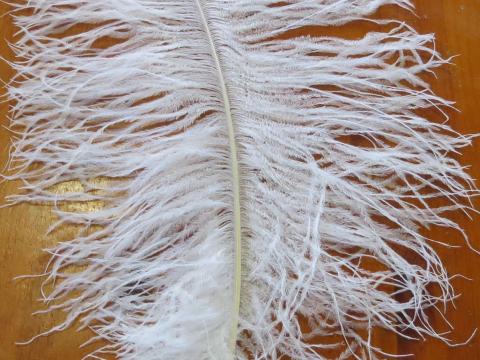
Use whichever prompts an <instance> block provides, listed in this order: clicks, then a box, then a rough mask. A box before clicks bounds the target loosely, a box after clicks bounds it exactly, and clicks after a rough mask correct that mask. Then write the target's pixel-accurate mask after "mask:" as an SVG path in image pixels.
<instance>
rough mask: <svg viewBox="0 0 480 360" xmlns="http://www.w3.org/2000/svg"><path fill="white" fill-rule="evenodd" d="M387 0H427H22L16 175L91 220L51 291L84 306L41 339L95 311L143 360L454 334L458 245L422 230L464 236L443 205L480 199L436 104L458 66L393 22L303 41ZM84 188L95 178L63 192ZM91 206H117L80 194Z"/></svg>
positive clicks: (50, 297) (68, 304)
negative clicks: (450, 305) (450, 316)
mask: <svg viewBox="0 0 480 360" xmlns="http://www.w3.org/2000/svg"><path fill="white" fill-rule="evenodd" d="M388 4H389V5H396V6H400V7H402V8H404V9H407V10H412V9H413V4H412V2H411V1H410V0H348V1H347V0H303V1H302V0H286V1H280V2H279V1H272V0H255V1H252V0H110V1H99V0H30V1H28V2H26V3H24V4H22V5H18V4H17V5H15V4H13V5H12V6H14V7H15V8H16V10H18V11H15V12H14V15H13V16H14V20H15V23H16V25H17V26H18V28H19V34H20V38H19V40H18V41H17V42H16V43H15V44H14V45H13V47H14V50H15V51H16V55H17V58H18V61H17V62H15V63H13V64H12V66H13V67H14V69H15V70H16V71H17V75H16V76H15V78H14V79H13V80H12V82H11V84H10V85H9V86H8V96H9V99H10V100H12V121H11V129H12V131H14V132H15V134H16V135H15V138H14V140H13V145H12V149H11V158H10V162H9V171H10V174H11V175H10V176H9V178H11V179H17V180H21V181H22V189H23V190H24V191H23V192H22V193H20V194H19V195H15V196H12V197H10V198H9V201H10V202H11V203H12V204H14V203H18V202H32V203H48V204H52V205H53V206H54V208H55V211H56V213H57V214H58V217H59V221H58V222H57V223H56V224H54V225H52V229H54V228H56V227H58V226H62V225H63V224H76V225H78V229H79V231H78V234H77V236H76V237H75V238H73V239H71V240H70V241H68V242H62V243H59V244H58V245H57V246H56V247H55V248H53V249H50V250H49V251H50V252H51V253H52V258H51V261H50V262H49V264H48V266H47V269H46V273H45V276H46V279H45V283H44V287H46V286H49V285H53V287H52V290H51V291H50V292H48V293H47V292H46V291H43V290H42V296H43V298H44V300H45V302H46V303H47V304H48V305H49V309H48V310H47V311H54V310H60V309H61V310H63V311H65V312H66V313H67V317H66V319H65V321H64V322H63V323H61V324H59V325H58V326H56V327H55V328H53V329H51V330H50V331H48V332H47V333H45V334H41V335H46V334H49V333H51V332H53V331H59V330H63V329H65V328H67V327H68V326H70V325H72V323H73V322H74V321H75V320H77V319H79V320H80V322H81V325H82V327H89V328H91V329H92V330H93V331H94V333H95V336H94V337H93V338H92V341H94V340H103V341H105V343H106V345H104V346H102V347H101V348H99V349H98V350H97V351H96V352H94V353H92V354H89V355H88V356H87V357H90V358H92V359H101V358H102V356H104V354H106V353H113V354H115V355H116V356H117V357H118V358H119V359H123V360H133V359H135V360H159V359H162V360H192V359H194V360H207V359H208V360H212V359H215V360H226V359H228V360H231V359H238V360H247V359H255V360H261V359H262V360H267V359H268V360H280V359H286V358H291V359H295V360H297V359H302V360H303V359H305V360H315V359H330V358H336V359H347V358H356V359H379V358H385V357H388V356H389V355H388V354H385V353H384V352H383V351H382V349H379V348H377V347H376V346H375V345H374V344H372V342H371V332H372V330H373V329H374V328H375V327H381V328H385V329H388V330H391V331H393V332H395V333H397V334H398V335H399V336H403V337H406V338H409V337H425V336H432V337H435V338H439V339H442V340H444V341H446V342H448V341H449V340H448V339H446V338H444V335H443V334H442V333H441V332H438V331H437V330H435V329H434V328H433V326H432V325H431V324H430V322H429V319H428V316H427V310H428V311H431V310H433V311H442V310H440V306H441V305H443V304H444V303H447V302H449V301H451V300H452V299H453V297H454V291H453V288H452V286H451V285H450V279H449V275H448V274H447V272H446V270H445V269H444V266H443V265H442V262H441V260H440V259H439V257H438V255H437V254H436V253H435V251H434V250H433V248H432V247H431V242H432V241H433V240H435V241H441V242H444V241H445V239H429V238H427V237H426V236H425V235H423V234H422V232H421V229H422V228H427V227H429V226H441V227H446V228H454V229H457V230H459V231H460V232H462V229H461V228H459V226H458V225H457V224H455V223H454V222H453V221H451V220H449V219H448V218H447V217H446V215H445V214H446V213H447V212H449V211H453V210H455V211H469V210H472V209H471V206H470V203H469V200H470V198H471V196H472V195H473V194H474V193H475V192H476V189H475V185H474V183H473V180H472V179H471V177H470V176H469V175H468V174H467V173H466V172H465V171H464V168H463V167H462V165H461V164H459V163H458V162H457V161H456V160H455V159H454V158H453V157H452V156H451V154H453V153H455V152H457V151H459V149H461V148H463V147H466V146H468V145H470V143H471V136H463V135H461V134H458V133H456V132H455V131H453V130H452V129H451V128H450V127H449V126H448V125H446V124H445V123H436V122H433V121H429V120H428V119H427V118H425V116H424V115H422V110H424V109H434V110H435V109H436V110H438V113H440V114H444V113H443V111H444V110H443V109H444V108H446V107H449V106H451V104H450V103H449V102H448V101H446V100H444V99H442V98H440V97H438V96H436V95H435V94H434V93H433V92H432V91H431V90H430V88H429V85H428V84H427V83H426V82H425V80H423V78H422V75H423V74H426V73H430V72H432V71H433V70H434V69H435V68H437V67H438V66H440V65H442V64H444V63H446V62H448V61H446V60H444V59H442V58H441V57H440V55H439V54H438V53H437V52H436V51H435V49H434V46H433V36H432V35H422V34H418V33H417V32H416V31H415V30H414V29H412V28H411V27H410V26H408V25H406V24H404V23H400V22H397V21H394V20H368V21H372V22H376V23H377V24H378V25H382V26H379V28H380V27H381V28H382V29H383V30H379V31H376V32H370V33H368V34H365V36H363V37H361V38H358V39H355V40H351V39H344V38H339V37H331V36H328V37H315V36H296V35H295V31H296V30H299V29H303V28H305V27H309V26H339V25H343V24H347V23H350V22H354V21H360V20H361V19H366V18H367V17H368V16H370V15H371V14H373V13H374V12H375V11H376V10H377V9H378V8H379V7H381V6H383V5H388ZM105 41H107V42H110V44H111V45H108V46H104V45H102V43H105ZM445 116H446V115H445ZM68 181H76V182H77V183H78V184H80V185H81V188H82V191H79V192H67V193H59V192H58V191H55V186H56V185H58V184H61V183H64V182H68ZM440 199H444V200H445V201H443V202H441V201H438V200H440ZM89 201H95V202H99V203H101V204H102V206H101V208H100V209H97V210H96V211H92V212H80V211H69V210H68V209H67V208H66V207H65V206H63V205H65V204H69V203H78V202H89ZM447 201H448V203H447ZM407 253H409V254H413V255H414V256H412V257H409V256H406V254H407ZM415 257H416V258H418V259H420V260H421V261H419V262H413V261H409V260H408V259H410V258H415ZM431 287H433V288H436V290H438V291H435V292H433V291H430V290H429V289H430V288H431ZM407 334H409V335H407ZM41 335H39V336H41ZM332 354H333V355H332ZM393 355H396V354H393Z"/></svg>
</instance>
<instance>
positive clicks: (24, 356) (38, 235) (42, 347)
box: [0, 0, 480, 360]
mask: <svg viewBox="0 0 480 360" xmlns="http://www.w3.org/2000/svg"><path fill="white" fill-rule="evenodd" d="M99 1H100V0H99ZM416 6H417V15H418V17H415V16H413V15H412V14H408V13H406V12H404V11H400V10H398V9H393V8H385V9H382V10H381V14H380V16H385V15H388V16H394V17H398V18H401V19H405V20H407V21H408V22H409V23H410V24H412V25H413V26H414V27H415V28H416V29H417V30H418V31H419V32H435V33H436V34H437V47H438V48H439V50H440V51H441V52H442V53H443V55H444V56H445V57H449V56H453V55H460V56H459V57H457V58H455V60H454V62H455V64H456V65H455V66H448V67H445V68H443V69H441V70H439V71H438V80H436V81H434V84H433V87H434V89H435V90H436V91H437V93H438V94H440V95H442V96H444V97H446V98H449V99H453V100H455V101H456V102H457V107H458V108H459V110H460V112H458V113H456V112H451V115H452V119H451V125H452V126H453V127H454V128H455V129H456V130H458V131H460V132H463V133H473V132H480V117H479V115H478V114H477V111H478V109H480V106H479V105H480V0H417V1H416ZM6 11H7V6H6V5H4V4H2V5H0V14H4V13H5V12H6ZM368 28H369V25H365V24H358V23H357V24H353V25H349V26H347V27H344V28H342V29H327V30H326V31H328V32H329V33H330V34H332V33H333V34H335V33H338V34H341V35H348V36H356V35H357V34H361V33H362V32H364V31H365V30H367V29H368ZM0 32H1V36H0V55H1V56H2V57H5V58H7V59H11V58H12V56H11V51H10V50H9V49H8V46H7V45H6V42H5V39H7V40H8V39H10V41H11V39H13V33H14V28H13V26H12V24H11V21H10V18H9V16H4V17H2V18H1V19H0ZM320 33H321V31H320ZM0 74H1V78H2V80H4V81H5V80H8V79H9V78H10V77H11V76H12V74H13V71H12V70H11V69H10V68H9V67H8V66H7V65H6V64H5V63H3V62H0ZM7 109H8V105H7V104H5V103H2V104H0V121H1V123H2V125H6V124H7V122H8V121H7ZM8 146H9V134H8V133H7V131H6V130H5V129H3V128H2V129H0V163H2V164H4V163H5V162H6V159H7V154H8ZM479 151H480V141H477V143H476V144H475V146H474V147H472V148H469V149H466V150H465V152H464V155H463V156H462V157H461V161H462V162H463V163H465V164H472V165H473V166H472V168H471V170H470V173H471V174H472V175H473V176H474V177H475V178H480V159H479V157H478V156H479V155H478V152H479ZM17 186H18V184H15V183H2V184H1V185H0V197H1V198H3V197H4V196H6V195H8V194H12V193H14V192H15V191H16V188H17ZM477 206H478V202H477ZM479 208H480V207H479ZM455 219H456V220H457V221H458V222H459V223H460V224H461V226H462V227H463V228H464V229H465V230H466V232H467V234H468V235H469V236H470V238H471V239H472V243H473V244H474V246H476V247H477V248H480V238H479V236H480V233H479V229H480V221H479V220H480V217H479V216H474V218H473V221H470V220H469V219H468V218H467V217H465V216H462V215H456V216H455ZM53 220H54V218H53V216H52V215H51V214H50V212H49V209H48V208H47V207H45V206H29V205H19V206H16V207H12V208H4V209H0V234H1V247H0V261H1V264H0V270H1V271H0V289H1V292H0V295H1V297H0V324H1V328H0V329H1V330H0V360H13V359H15V360H75V359H81V358H82V356H84V355H85V354H87V353H88V352H90V351H91V350H92V349H93V347H91V346H90V347H86V348H83V349H79V348H78V347H79V345H80V344H81V343H82V342H84V341H85V340H87V339H88V337H89V333H88V331H83V332H76V331H75V329H69V330H67V331H64V332H61V333H57V334H54V335H51V336H48V337H43V338H40V339H38V340H37V341H35V342H33V343H32V344H31V345H29V346H18V345H14V342H15V341H21V340H26V339H28V338H29V337H30V336H32V335H34V334H36V333H39V332H41V331H42V330H45V329H47V328H49V327H51V326H52V325H53V324H55V323H56V320H58V319H59V318H61V316H62V314H58V313H56V314H49V315H46V316H37V317H32V316H31V315H30V314H31V313H32V312H33V311H35V310H38V309H39V308H40V305H39V303H38V302H37V301H36V300H37V299H38V297H39V286H40V280H39V279H37V280H27V281H13V277H15V276H17V275H21V274H26V273H30V274H37V273H41V272H42V270H43V268H44V266H45V264H46V261H47V259H48V256H47V255H46V254H45V253H43V252H42V251H41V249H42V248H46V247H50V246H52V245H53V244H54V243H55V242H57V241H61V240H64V239H68V238H69V235H71V234H72V229H68V228H65V229H62V230H61V231H57V232H56V233H54V234H52V235H50V236H46V235H45V233H46V230H47V228H48V225H49V224H50V223H51V222H52V221H53ZM432 232H433V233H434V236H437V238H442V239H444V240H446V239H449V241H450V242H451V243H452V244H455V245H460V246H462V247H460V248H454V249H445V248H439V253H440V254H441V257H442V258H443V259H444V261H445V263H446V264H447V267H448V269H449V271H450V273H451V274H454V273H460V274H463V275H465V276H467V277H469V278H472V279H473V281H467V280H462V279H458V280H455V281H454V285H455V287H456V289H457V290H458V292H459V293H461V294H462V295H461V297H460V298H459V299H458V300H457V301H456V302H455V305H456V308H457V309H456V310H455V309H453V308H452V307H450V309H449V311H448V318H449V320H450V321H451V322H452V324H453V325H454V326H455V331H454V332H453V333H452V335H451V338H452V339H453V340H456V341H458V342H462V341H464V340H466V339H467V338H469V336H470V334H471V333H472V331H473V330H474V329H475V328H476V327H480V287H479V284H480V256H479V255H476V254H475V253H473V252H472V251H470V250H469V249H468V248H467V247H466V246H465V244H464V242H463V241H462V240H461V239H460V237H459V236H458V234H455V233H454V232H450V231H443V230H442V231H440V230H435V229H434V230H432ZM432 320H433V321H432V322H433V324H436V325H438V326H441V323H442V321H441V319H440V318H439V316H438V315H435V314H433V313H432ZM376 338H377V343H381V344H382V345H383V346H384V347H385V349H386V350H389V351H392V352H394V353H403V354H405V353H411V354H414V358H415V359H418V360H430V359H431V360H447V359H448V360H454V359H461V360H475V359H480V333H479V334H478V335H477V336H476V337H475V338H474V339H473V340H472V341H471V342H470V343H469V344H468V345H465V346H460V347H448V346H447V345H445V344H443V343H440V342H438V341H435V340H428V341H405V340H403V339H399V338H397V337H396V336H394V335H392V334H387V333H384V332H383V331H378V332H377V334H376ZM139 360H141V359H139ZM192 360H193V359H192Z"/></svg>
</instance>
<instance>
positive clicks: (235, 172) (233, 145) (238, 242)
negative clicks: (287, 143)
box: [195, 0, 242, 358]
mask: <svg viewBox="0 0 480 360" xmlns="http://www.w3.org/2000/svg"><path fill="white" fill-rule="evenodd" d="M195 4H196V5H197V8H198V11H199V13H200V17H201V19H202V24H203V27H204V29H205V33H206V35H207V37H208V42H209V44H210V48H211V51H212V56H213V59H214V62H215V66H216V68H217V76H218V80H219V83H220V89H221V92H222V98H223V104H224V106H225V118H226V121H227V130H228V141H229V145H230V164H231V171H232V191H233V231H234V242H235V260H234V267H235V269H234V286H233V289H234V294H233V298H234V301H233V310H232V325H231V334H230V341H229V344H230V349H231V353H232V358H234V357H235V347H236V342H237V328H238V321H239V317H240V293H241V285H242V276H241V274H242V225H241V205H240V170H239V163H238V150H237V142H236V139H235V126H234V123H233V116H232V109H231V105H230V97H229V95H228V90H227V85H226V82H225V76H224V74H223V70H222V65H221V62H220V57H219V55H218V51H217V48H216V46H215V40H214V38H213V35H212V32H211V30H210V26H209V24H208V19H207V15H206V11H205V8H204V6H203V5H202V3H201V0H195Z"/></svg>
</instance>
